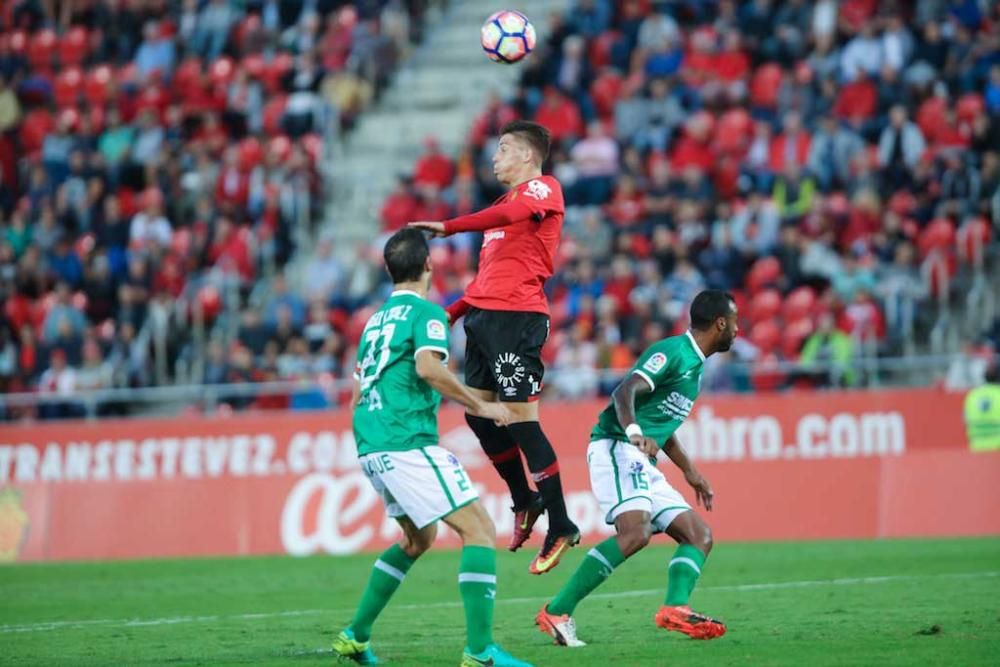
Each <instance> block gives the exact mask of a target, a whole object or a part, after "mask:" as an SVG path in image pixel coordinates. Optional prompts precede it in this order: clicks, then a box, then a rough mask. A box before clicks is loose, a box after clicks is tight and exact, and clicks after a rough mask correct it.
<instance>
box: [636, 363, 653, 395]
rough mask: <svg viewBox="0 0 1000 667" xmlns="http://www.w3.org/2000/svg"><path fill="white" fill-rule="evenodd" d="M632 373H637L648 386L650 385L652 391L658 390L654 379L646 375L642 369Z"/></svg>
mask: <svg viewBox="0 0 1000 667" xmlns="http://www.w3.org/2000/svg"><path fill="white" fill-rule="evenodd" d="M632 372H633V373H635V374H636V375H638V376H639V377H641V378H642V379H643V380H645V381H646V384H648V385H649V389H650V391H653V390H655V389H656V383H655V382H653V378H651V377H649V376H648V375H646V373H645V372H644V371H643V370H642V369H640V368H637V369H635V370H634V371H632Z"/></svg>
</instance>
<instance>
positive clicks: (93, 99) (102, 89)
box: [83, 65, 112, 106]
mask: <svg viewBox="0 0 1000 667" xmlns="http://www.w3.org/2000/svg"><path fill="white" fill-rule="evenodd" d="M111 76H112V70H111V67H110V66H108V65H98V66H97V67H95V68H94V69H92V70H90V71H89V72H87V74H86V76H85V77H84V82H83V96H84V97H85V98H86V100H87V102H89V103H90V104H91V105H93V106H104V105H105V104H107V103H108V92H109V89H110V87H111Z"/></svg>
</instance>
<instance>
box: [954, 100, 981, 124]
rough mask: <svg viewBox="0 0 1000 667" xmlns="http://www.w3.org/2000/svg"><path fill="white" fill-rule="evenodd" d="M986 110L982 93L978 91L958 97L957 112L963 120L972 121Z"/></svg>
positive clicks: (960, 119) (959, 118)
mask: <svg viewBox="0 0 1000 667" xmlns="http://www.w3.org/2000/svg"><path fill="white" fill-rule="evenodd" d="M985 110H986V104H985V102H983V97H982V95H979V94H978V93H966V94H965V95H962V96H961V97H960V98H958V102H957V103H956V105H955V114H956V115H957V116H958V120H959V121H961V122H966V123H967V122H970V121H971V120H972V119H974V118H975V117H976V116H978V115H979V114H981V113H983V112H984V111H985Z"/></svg>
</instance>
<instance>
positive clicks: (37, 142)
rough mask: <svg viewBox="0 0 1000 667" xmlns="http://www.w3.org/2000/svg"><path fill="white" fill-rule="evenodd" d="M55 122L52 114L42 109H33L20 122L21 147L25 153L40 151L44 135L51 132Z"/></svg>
mask: <svg viewBox="0 0 1000 667" xmlns="http://www.w3.org/2000/svg"><path fill="white" fill-rule="evenodd" d="M54 127H55V120H53V118H52V114H51V113H49V112H48V111H46V110H44V109H35V110H33V111H30V112H28V115H26V116H25V117H24V120H23V121H21V130H20V137H21V147H22V148H23V149H24V151H25V152H26V153H34V152H35V151H38V150H41V148H42V142H43V141H45V135H46V134H48V133H49V132H51V131H52V130H53V128H54Z"/></svg>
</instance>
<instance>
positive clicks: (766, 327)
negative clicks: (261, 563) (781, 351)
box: [750, 319, 781, 354]
mask: <svg viewBox="0 0 1000 667" xmlns="http://www.w3.org/2000/svg"><path fill="white" fill-rule="evenodd" d="M750 342H751V343H753V344H754V346H756V347H757V349H759V350H760V352H761V354H767V353H769V352H773V351H774V350H775V349H776V348H777V347H778V343H779V342H781V327H780V326H778V321H777V320H775V319H765V320H761V321H759V322H757V323H756V324H754V325H753V328H752V329H750Z"/></svg>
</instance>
